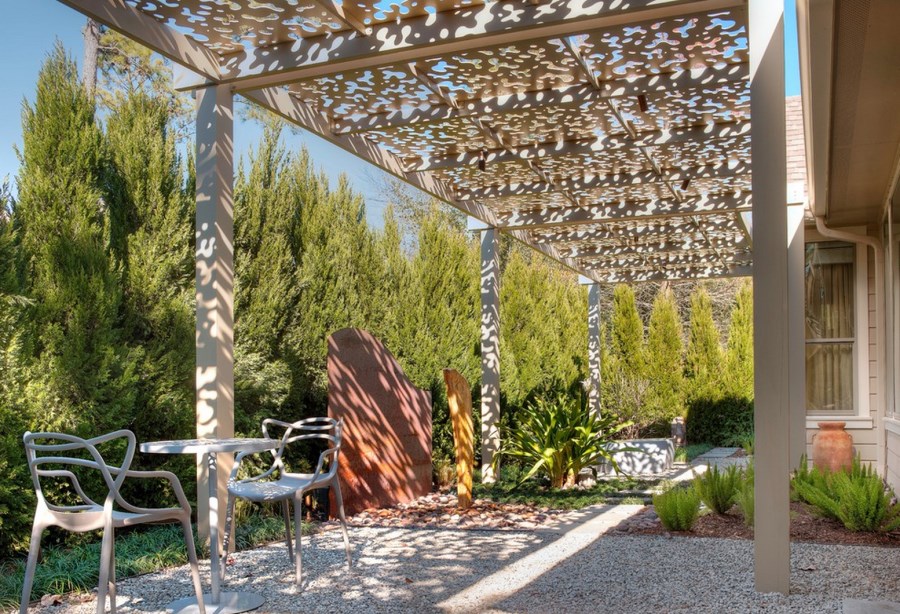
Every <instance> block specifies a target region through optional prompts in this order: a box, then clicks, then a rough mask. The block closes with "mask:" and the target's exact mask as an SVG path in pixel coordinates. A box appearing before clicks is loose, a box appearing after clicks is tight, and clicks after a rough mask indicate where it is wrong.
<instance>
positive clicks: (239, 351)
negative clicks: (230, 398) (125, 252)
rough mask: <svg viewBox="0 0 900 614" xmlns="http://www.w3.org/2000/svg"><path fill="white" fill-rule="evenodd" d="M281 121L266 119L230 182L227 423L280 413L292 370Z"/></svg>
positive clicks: (291, 198)
mask: <svg viewBox="0 0 900 614" xmlns="http://www.w3.org/2000/svg"><path fill="white" fill-rule="evenodd" d="M280 136H281V124H280V123H278V122H273V121H270V122H269V123H267V124H266V126H265V127H264V130H263V136H262V141H261V142H260V144H259V147H258V148H257V150H256V151H255V152H253V153H251V155H250V170H249V172H248V173H245V172H244V170H243V167H242V168H241V170H240V171H239V173H238V177H237V181H236V182H235V226H234V233H235V306H234V311H235V384H234V385H235V419H236V424H235V428H236V429H237V430H240V431H242V432H245V433H255V432H257V431H258V429H259V423H260V421H261V420H262V419H263V418H269V417H280V415H281V412H282V408H283V405H284V403H285V402H286V401H287V399H288V394H289V391H290V390H291V386H292V384H291V382H292V373H291V370H290V368H289V367H288V364H287V363H286V362H285V361H284V360H282V350H283V347H282V346H283V342H284V339H285V338H286V336H287V334H288V332H289V331H290V329H291V326H292V324H293V322H294V319H295V317H296V306H297V303H298V301H299V300H300V292H301V287H300V284H299V283H298V281H297V257H298V248H297V245H296V241H297V239H298V229H299V223H300V209H299V207H298V206H297V196H296V194H295V193H294V185H293V181H292V179H291V176H290V157H289V156H288V155H287V153H286V152H285V150H284V147H283V146H282V145H281V144H280Z"/></svg>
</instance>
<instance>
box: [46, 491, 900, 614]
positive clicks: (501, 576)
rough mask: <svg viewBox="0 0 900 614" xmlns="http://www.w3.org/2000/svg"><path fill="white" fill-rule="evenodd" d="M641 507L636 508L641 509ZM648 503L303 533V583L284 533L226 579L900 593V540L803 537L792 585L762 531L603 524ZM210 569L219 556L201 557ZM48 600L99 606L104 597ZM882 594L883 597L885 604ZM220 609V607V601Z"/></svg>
mask: <svg viewBox="0 0 900 614" xmlns="http://www.w3.org/2000/svg"><path fill="white" fill-rule="evenodd" d="M631 508H634V509H633V510H632V509H631ZM638 509H639V506H621V505H620V506H615V507H611V508H610V507H603V506H598V507H597V508H594V509H592V510H590V511H588V512H587V513H582V514H580V515H578V516H576V517H573V518H570V519H569V521H568V522H561V523H559V525H558V526H556V527H554V528H551V529H539V530H534V531H509V530H507V531H484V530H444V529H421V528H419V529H412V528H379V527H364V528H358V527H355V528H352V529H351V533H350V537H351V542H352V545H353V549H354V554H353V569H352V570H349V571H348V570H347V567H346V563H345V561H344V551H343V542H342V541H341V537H340V532H339V531H324V532H322V533H319V534H317V535H314V536H312V537H309V538H304V547H303V558H304V582H303V586H302V589H301V590H299V591H298V590H297V589H296V588H295V587H294V584H293V566H292V564H291V563H290V562H289V561H288V559H287V554H286V549H285V546H284V544H283V543H275V544H271V545H268V546H264V547H261V548H257V549H254V550H251V551H246V552H239V553H237V554H235V556H234V561H235V562H234V564H233V565H232V566H230V567H229V576H228V579H227V584H226V586H227V590H247V591H252V592H256V593H260V594H262V595H264V596H265V598H266V603H265V605H263V607H262V608H261V609H260V610H258V611H259V612H283V613H288V612H322V613H329V614H330V613H338V612H352V613H354V614H355V613H369V612H372V613H380V612H384V613H389V612H391V613H392V612H415V613H416V614H420V613H424V612H493V613H501V612H503V613H506V612H535V613H545V612H560V611H564V612H565V614H576V613H580V612H584V613H588V612H590V613H602V612H609V613H615V614H623V613H629V612H641V613H646V612H690V613H707V612H708V613H715V614H722V613H729V612H735V613H745V612H791V613H792V614H805V613H809V614H821V613H828V612H835V613H840V612H843V603H844V600H845V599H847V598H855V599H864V600H873V601H878V600H881V601H892V602H900V556H898V555H900V551H898V550H896V549H891V548H873V547H860V546H826V545H815V544H794V545H793V547H792V555H791V568H792V571H791V595H790V596H789V597H784V596H781V595H776V594H759V593H756V592H755V591H754V587H753V544H752V542H748V541H741V540H725V539H704V538H683V537H669V536H657V535H654V536H628V535H617V534H609V535H604V533H605V531H606V530H608V529H610V528H612V527H613V526H615V524H616V523H618V522H621V521H622V520H623V519H624V518H625V517H627V516H628V515H629V514H631V513H634V512H636V511H637V510H638ZM201 573H203V574H204V576H203V577H204V580H207V579H208V577H209V576H208V567H202V568H201ZM118 589H119V599H118V604H119V607H120V611H124V612H164V611H165V604H166V603H168V602H170V601H172V600H174V599H176V598H179V597H184V596H188V595H190V594H191V592H192V590H191V584H190V581H189V573H188V569H187V567H180V568H176V569H169V570H165V571H162V572H159V573H154V574H148V575H145V576H141V577H138V578H130V579H125V580H121V581H120V582H119V584H118ZM75 601H77V600H73V599H69V600H66V601H65V602H64V603H63V604H62V605H57V606H48V607H43V608H37V609H35V610H33V611H38V612H41V613H43V614H51V613H53V614H57V613H60V614H61V613H63V612H65V613H68V612H93V611H94V610H95V608H96V602H95V601H93V600H89V601H85V602H83V603H76V602H75ZM873 605H874V604H873ZM208 611H212V610H208Z"/></svg>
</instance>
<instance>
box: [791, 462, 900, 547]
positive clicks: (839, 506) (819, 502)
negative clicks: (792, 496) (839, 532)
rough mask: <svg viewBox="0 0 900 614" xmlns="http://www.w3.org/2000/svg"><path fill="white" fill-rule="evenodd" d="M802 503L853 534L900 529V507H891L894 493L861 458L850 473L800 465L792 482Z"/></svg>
mask: <svg viewBox="0 0 900 614" xmlns="http://www.w3.org/2000/svg"><path fill="white" fill-rule="evenodd" d="M804 461H805V459H804ZM792 485H793V488H794V491H795V492H796V493H797V495H798V497H799V498H800V500H801V501H804V502H806V503H808V504H810V505H812V506H813V507H815V508H816V509H817V510H818V511H819V512H820V513H821V514H822V515H823V516H826V517H828V518H833V519H835V520H838V521H840V522H841V523H842V524H843V525H844V526H845V527H846V528H847V529H849V530H850V531H868V532H875V531H893V530H896V529H898V528H900V505H897V504H892V503H891V499H892V498H893V492H892V491H891V490H890V489H886V488H885V486H884V482H883V481H882V479H881V477H879V476H878V474H877V473H875V471H874V469H872V468H871V467H869V466H867V465H863V464H862V462H861V461H860V460H859V457H857V458H855V459H854V460H853V465H852V466H851V467H850V469H849V470H848V471H836V472H833V473H832V472H828V471H821V470H819V469H818V468H815V467H813V468H812V469H809V468H808V467H807V466H806V463H805V462H801V465H800V469H799V470H798V471H797V472H796V474H795V475H794V479H793V483H792Z"/></svg>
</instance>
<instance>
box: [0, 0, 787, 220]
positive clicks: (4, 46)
mask: <svg viewBox="0 0 900 614" xmlns="http://www.w3.org/2000/svg"><path fill="white" fill-rule="evenodd" d="M0 6H2V7H3V11H2V13H0V14H3V15H4V17H5V18H6V25H5V26H4V28H3V30H4V35H3V36H2V37H0V57H4V58H7V60H6V61H4V63H3V69H2V73H0V74H2V84H3V85H2V88H0V118H2V120H0V180H2V179H3V177H5V176H8V177H9V178H10V179H13V178H14V177H15V175H16V173H17V172H18V168H19V161H18V159H17V157H16V154H15V152H14V150H13V146H14V145H17V146H20V147H21V143H22V130H21V113H22V102H23V101H24V100H25V99H28V100H31V99H33V97H34V85H35V79H36V78H37V74H38V71H39V70H40V67H41V63H42V62H43V61H44V57H45V56H46V54H47V52H48V51H50V50H51V49H52V47H53V43H54V41H55V40H56V39H59V40H60V41H62V43H63V45H64V46H65V48H66V49H67V50H68V51H69V53H70V54H72V55H73V56H74V57H75V58H77V59H79V60H80V58H81V28H82V27H83V26H84V21H85V19H84V17H83V16H82V15H81V14H80V13H77V12H75V11H74V10H72V9H70V8H68V7H66V6H63V5H62V4H60V3H59V2H57V1H56V0H28V1H25V2H23V1H22V0H0ZM796 39H797V29H796V22H795V17H794V0H786V1H785V40H786V44H785V47H786V60H785V64H786V66H785V68H786V88H787V94H788V95H789V96H791V95H796V94H799V93H800V76H799V69H798V62H797V44H796ZM260 132H261V131H260V128H259V127H258V126H257V125H255V124H253V123H246V122H240V121H239V122H238V123H237V125H236V126H235V147H236V153H237V154H238V155H242V154H245V153H246V152H247V150H248V149H249V148H250V147H251V146H252V145H253V144H254V143H255V142H256V141H257V140H258V138H259V135H260ZM286 144H287V145H288V147H290V148H292V149H294V148H296V149H299V148H300V147H302V146H306V148H307V149H309V151H310V154H311V156H312V159H313V160H315V162H316V165H317V166H319V167H321V168H322V169H324V170H325V172H326V173H327V174H328V175H329V177H331V178H332V180H333V181H336V180H337V177H338V176H339V175H340V174H341V173H347V175H348V176H349V177H350V181H351V183H352V185H353V187H354V188H355V189H356V190H357V191H359V192H362V193H363V194H365V195H366V196H367V198H366V201H367V207H368V213H369V216H368V217H369V220H370V221H371V222H373V223H374V224H375V225H377V226H380V225H381V211H382V208H383V203H381V202H379V199H378V198H377V196H373V195H376V194H377V193H378V191H379V186H380V185H381V178H382V177H384V173H382V172H381V171H379V170H378V169H376V168H374V167H373V166H371V165H370V164H367V163H365V162H362V161H361V160H359V159H358V158H356V157H354V156H352V155H350V154H348V153H346V152H344V151H343V150H341V149H339V148H337V147H335V146H333V145H331V144H330V143H328V142H326V141H324V140H323V139H320V138H319V137H316V136H314V135H298V136H294V135H290V136H288V137H287V139H286Z"/></svg>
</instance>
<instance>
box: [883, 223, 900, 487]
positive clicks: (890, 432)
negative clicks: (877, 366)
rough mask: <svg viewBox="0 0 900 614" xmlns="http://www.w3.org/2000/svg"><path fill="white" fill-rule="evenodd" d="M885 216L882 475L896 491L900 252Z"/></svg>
mask: <svg viewBox="0 0 900 614" xmlns="http://www.w3.org/2000/svg"><path fill="white" fill-rule="evenodd" d="M888 213H889V219H888V221H887V223H886V224H885V228H884V230H883V233H884V234H883V237H882V238H883V240H884V248H885V261H886V262H885V298H886V304H885V324H886V330H885V337H884V338H885V340H886V341H887V348H886V355H887V358H888V360H887V362H886V365H885V367H886V368H885V380H886V384H887V390H888V394H887V395H886V398H885V415H886V418H885V419H884V430H885V434H884V435H885V443H886V450H885V478H886V479H887V482H888V485H890V486H891V487H892V488H893V489H894V492H897V493H900V406H898V394H897V392H898V391H900V387H898V382H897V369H898V365H900V254H898V251H900V250H898V247H900V245H898V243H897V235H898V233H897V229H896V228H895V227H894V226H893V224H892V220H891V219H890V217H891V215H890V214H893V211H891V210H890V209H889V210H888Z"/></svg>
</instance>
